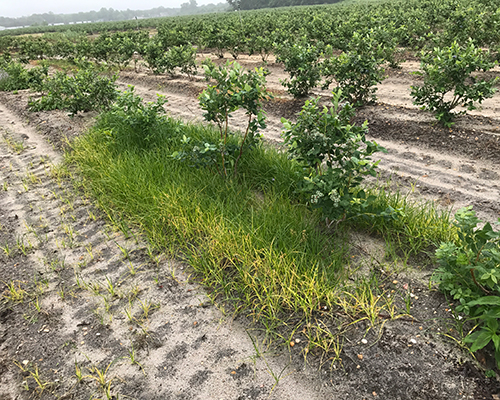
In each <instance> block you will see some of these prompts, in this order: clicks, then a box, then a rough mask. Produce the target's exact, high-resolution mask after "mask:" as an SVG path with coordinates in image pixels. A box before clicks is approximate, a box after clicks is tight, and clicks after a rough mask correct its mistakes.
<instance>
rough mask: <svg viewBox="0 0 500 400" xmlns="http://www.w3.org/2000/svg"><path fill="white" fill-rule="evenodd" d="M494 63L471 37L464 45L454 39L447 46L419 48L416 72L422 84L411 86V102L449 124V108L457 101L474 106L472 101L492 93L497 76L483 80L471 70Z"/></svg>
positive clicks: (478, 69) (451, 122)
mask: <svg viewBox="0 0 500 400" xmlns="http://www.w3.org/2000/svg"><path fill="white" fill-rule="evenodd" d="M494 66H495V62H494V61H491V58H490V55H489V53H488V52H487V51H483V50H481V49H479V48H477V47H475V46H474V43H473V41H472V40H469V41H468V42H467V44H465V45H460V44H458V43H457V42H453V44H452V45H451V46H449V47H443V48H434V50H432V51H430V52H428V53H425V52H422V55H421V64H420V68H421V70H422V71H418V72H415V74H417V75H420V76H422V77H423V79H424V84H423V85H422V86H412V87H411V96H412V97H413V103H414V104H416V105H419V106H421V108H422V109H424V110H429V111H431V112H433V113H434V115H435V116H436V118H437V120H438V121H439V122H441V123H442V124H443V125H445V126H447V127H450V126H451V125H453V119H454V114H453V113H452V110H453V109H454V108H456V107H457V106H458V105H463V106H464V107H467V109H468V110H474V109H476V105H475V104H474V103H475V102H477V103H482V101H483V100H484V99H487V98H490V97H492V96H493V93H494V92H495V89H494V88H493V85H494V83H495V82H496V80H497V78H495V79H490V80H485V79H481V78H478V77H477V76H475V75H473V73H475V72H478V71H488V70H490V69H491V68H493V67H494ZM464 113H465V111H462V112H460V113H458V114H464Z"/></svg>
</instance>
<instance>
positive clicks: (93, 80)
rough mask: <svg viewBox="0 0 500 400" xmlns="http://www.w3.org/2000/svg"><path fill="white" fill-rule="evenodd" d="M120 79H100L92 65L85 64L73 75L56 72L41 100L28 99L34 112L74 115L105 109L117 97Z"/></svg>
mask: <svg viewBox="0 0 500 400" xmlns="http://www.w3.org/2000/svg"><path fill="white" fill-rule="evenodd" d="M117 78H118V77H117V76H116V75H114V76H112V77H107V76H101V75H99V71H98V70H97V69H96V68H95V67H93V66H92V65H91V64H90V63H84V64H83V65H82V66H81V67H80V68H79V69H78V70H76V72H75V73H74V75H68V74H66V73H64V72H57V73H56V74H55V75H54V76H53V77H51V78H48V79H46V80H45V81H44V83H43V85H42V88H41V90H42V92H43V94H42V97H41V98H40V99H33V98H31V99H30V100H29V108H30V110H31V111H41V110H55V109H62V110H67V111H69V112H70V115H75V114H77V113H78V112H79V111H83V112H86V111H92V110H105V109H107V108H108V107H109V106H110V105H111V103H112V102H113V101H114V100H115V99H116V97H117V91H116V87H115V81H116V79H117Z"/></svg>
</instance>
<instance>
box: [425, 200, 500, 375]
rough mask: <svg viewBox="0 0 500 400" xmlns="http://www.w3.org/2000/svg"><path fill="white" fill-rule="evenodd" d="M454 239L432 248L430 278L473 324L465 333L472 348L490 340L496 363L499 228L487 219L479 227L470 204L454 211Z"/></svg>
mask: <svg viewBox="0 0 500 400" xmlns="http://www.w3.org/2000/svg"><path fill="white" fill-rule="evenodd" d="M455 220H456V222H455V226H456V227H457V228H458V239H457V240H456V241H455V243H451V242H448V243H442V244H441V246H440V247H439V249H437V250H436V257H437V259H438V262H439V268H438V269H437V271H436V273H435V275H434V281H435V282H437V283H438V284H439V288H440V290H441V291H443V292H445V293H446V294H448V295H450V296H451V297H452V298H453V299H454V300H455V301H456V302H458V306H457V307H456V310H457V312H460V313H463V314H465V315H466V316H467V317H468V318H470V320H471V321H472V322H473V323H474V325H475V326H474V328H473V329H472V330H471V332H470V333H469V334H468V335H467V336H466V337H465V342H466V343H471V348H470V350H471V351H472V352H475V351H477V350H479V349H482V348H483V347H485V346H486V345H487V344H488V343H490V342H492V343H493V347H494V350H495V358H496V361H497V365H498V366H499V367H500V327H499V324H498V319H499V318H500V232H498V231H494V230H493V228H492V226H491V224H489V223H487V224H485V225H484V226H483V227H482V228H478V225H479V224H481V221H480V220H479V218H477V217H476V214H475V212H474V210H472V207H466V208H462V209H460V210H458V211H457V213H456V214H455ZM499 222H500V219H499Z"/></svg>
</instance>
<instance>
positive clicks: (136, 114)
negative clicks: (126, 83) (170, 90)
mask: <svg viewBox="0 0 500 400" xmlns="http://www.w3.org/2000/svg"><path fill="white" fill-rule="evenodd" d="M166 103H167V100H166V99H165V97H164V96H158V100H157V101H156V103H148V104H144V103H143V101H142V98H141V97H139V96H136V95H135V94H134V87H133V86H130V87H129V90H127V91H125V92H123V93H121V94H120V95H119V96H118V99H117V100H116V102H115V103H114V104H113V105H112V106H111V108H110V109H109V111H107V112H105V113H103V114H101V115H100V117H99V122H98V124H97V126H98V127H99V128H100V129H104V130H106V131H107V132H108V138H110V139H112V140H113V141H114V142H115V143H117V144H118V146H119V147H127V146H128V147H129V148H137V149H151V148H153V147H155V146H158V145H159V144H161V143H163V142H164V141H166V140H168V136H167V135H165V130H164V129H163V128H162V127H163V126H164V125H166V121H167V117H166V116H165V109H164V107H163V106H164V105H165V104H166Z"/></svg>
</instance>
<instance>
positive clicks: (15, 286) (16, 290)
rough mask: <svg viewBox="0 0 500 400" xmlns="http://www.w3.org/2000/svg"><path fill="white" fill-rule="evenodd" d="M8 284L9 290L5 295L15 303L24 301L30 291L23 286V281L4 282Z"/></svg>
mask: <svg viewBox="0 0 500 400" xmlns="http://www.w3.org/2000/svg"><path fill="white" fill-rule="evenodd" d="M3 283H4V284H5V285H6V286H7V290H5V292H4V293H3V296H4V297H5V298H6V299H7V300H8V301H12V302H13V303H22V302H23V301H24V298H25V296H27V295H28V292H27V291H26V290H24V289H23V288H22V287H21V281H10V282H9V283H6V282H3Z"/></svg>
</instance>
